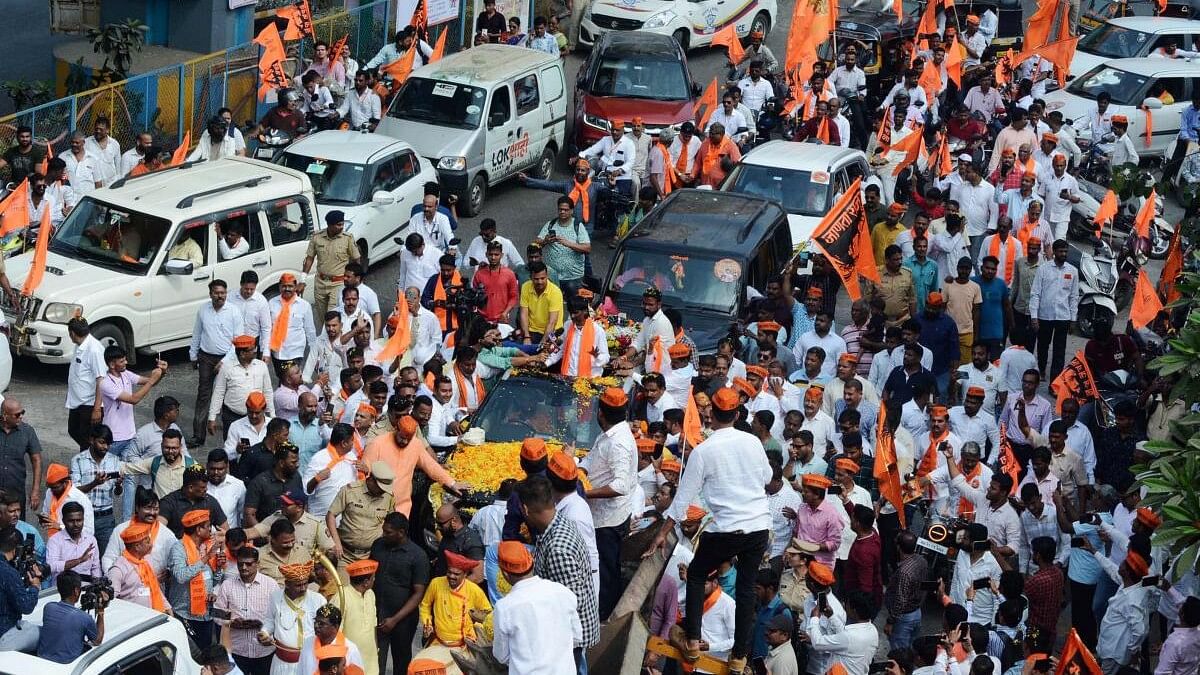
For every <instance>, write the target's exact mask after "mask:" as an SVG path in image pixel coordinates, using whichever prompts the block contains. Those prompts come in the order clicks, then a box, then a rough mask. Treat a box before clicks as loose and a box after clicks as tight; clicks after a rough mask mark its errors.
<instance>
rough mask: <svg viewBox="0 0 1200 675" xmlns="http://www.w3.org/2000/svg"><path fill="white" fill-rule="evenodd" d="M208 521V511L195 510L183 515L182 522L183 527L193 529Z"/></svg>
mask: <svg viewBox="0 0 1200 675" xmlns="http://www.w3.org/2000/svg"><path fill="white" fill-rule="evenodd" d="M209 519H210V517H209V515H208V509H196V510H194V511H188V512H187V513H185V514H183V518H182V521H183V526H184V527H195V526H197V525H203V524H204V523H207V522H208V521H209Z"/></svg>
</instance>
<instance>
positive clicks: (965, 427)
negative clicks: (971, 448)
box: [950, 405, 1000, 458]
mask: <svg viewBox="0 0 1200 675" xmlns="http://www.w3.org/2000/svg"><path fill="white" fill-rule="evenodd" d="M950 429H951V430H952V431H953V432H954V435H955V436H958V437H959V439H961V440H962V442H963V443H967V442H969V441H975V442H976V443H978V444H979V449H980V450H981V451H983V452H984V453H985V455H984V456H985V458H990V454H987V452H988V451H987V450H986V448H988V442H989V441H990V442H991V452H999V450H1000V428H999V427H997V426H996V418H995V417H994V416H993V415H992V413H990V412H984V411H983V409H982V408H981V409H980V410H979V411H978V412H976V413H975V414H974V415H968V414H967V409H966V408H965V407H963V406H961V405H957V406H954V407H953V408H951V409H950Z"/></svg>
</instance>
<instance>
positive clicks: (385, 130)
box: [377, 117, 479, 167]
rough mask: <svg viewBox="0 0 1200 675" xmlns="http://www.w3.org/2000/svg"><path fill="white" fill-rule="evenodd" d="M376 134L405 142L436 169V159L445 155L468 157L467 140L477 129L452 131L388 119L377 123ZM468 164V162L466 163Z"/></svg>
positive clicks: (424, 124) (450, 129) (431, 125)
mask: <svg viewBox="0 0 1200 675" xmlns="http://www.w3.org/2000/svg"><path fill="white" fill-rule="evenodd" d="M377 131H378V133H381V134H384V135H387V136H391V137H392V138H396V139H400V140H402V141H405V142H407V143H408V144H409V145H411V146H412V147H413V150H416V151H417V154H419V155H421V156H422V157H425V158H427V159H428V160H429V161H430V162H432V163H433V165H434V166H435V167H436V166H437V163H438V159H440V158H442V157H445V156H447V155H452V156H458V155H468V154H470V153H469V150H470V148H469V146H468V142H469V140H470V139H471V138H472V137H473V136H474V135H475V133H476V132H477V131H479V130H478V129H453V128H450V127H441V126H438V125H436V124H426V123H424V122H415V121H413V120H401V119H396V118H394V117H388V118H386V119H384V120H383V121H382V122H380V123H379V128H378V130H377ZM468 164H470V162H469V161H468Z"/></svg>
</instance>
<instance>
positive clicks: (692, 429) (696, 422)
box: [683, 387, 704, 448]
mask: <svg viewBox="0 0 1200 675" xmlns="http://www.w3.org/2000/svg"><path fill="white" fill-rule="evenodd" d="M702 428H703V427H702V425H701V423H700V409H699V408H697V407H696V397H695V396H694V395H693V392H692V387H688V400H687V407H685V408H684V409H683V439H684V440H685V441H687V444H688V447H691V448H695V447H696V446H697V445H700V442H701V441H703V440H704V435H703V433H702Z"/></svg>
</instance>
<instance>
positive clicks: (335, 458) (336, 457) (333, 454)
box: [317, 433, 365, 482]
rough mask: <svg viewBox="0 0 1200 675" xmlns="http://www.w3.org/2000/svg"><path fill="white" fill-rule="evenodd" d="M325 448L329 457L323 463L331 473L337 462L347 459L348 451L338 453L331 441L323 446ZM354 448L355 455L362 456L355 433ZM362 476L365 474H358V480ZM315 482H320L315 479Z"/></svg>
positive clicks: (360, 444) (360, 446) (360, 443)
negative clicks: (326, 461) (325, 462)
mask: <svg viewBox="0 0 1200 675" xmlns="http://www.w3.org/2000/svg"><path fill="white" fill-rule="evenodd" d="M325 449H326V450H328V451H329V457H330V459H329V463H328V464H326V465H325V469H326V470H327V471H329V472H330V473H333V469H334V468H335V467H336V466H337V465H338V464H341V463H342V462H344V461H347V460H346V458H347V457H349V456H350V453H348V452H347V453H346V454H344V455H340V454H338V450H337V447H336V446H335V445H334V444H333V443H330V444H329V445H327V446H325ZM354 450H355V451H356V452H357V453H358V455H357V456H358V457H359V458H361V457H362V441H360V440H359V439H358V434H357V433H355V434H354ZM364 477H365V476H362V475H360V476H359V480H362V479H363V478H364ZM317 482H320V481H317Z"/></svg>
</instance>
